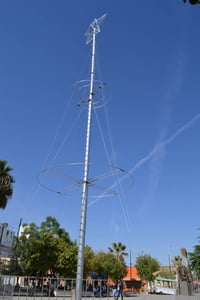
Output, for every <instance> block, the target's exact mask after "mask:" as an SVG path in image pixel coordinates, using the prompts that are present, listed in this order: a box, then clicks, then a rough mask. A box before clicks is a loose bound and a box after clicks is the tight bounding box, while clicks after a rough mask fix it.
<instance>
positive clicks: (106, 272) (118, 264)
mask: <svg viewBox="0 0 200 300" xmlns="http://www.w3.org/2000/svg"><path fill="white" fill-rule="evenodd" d="M91 266H92V270H93V271H94V272H95V273H96V274H98V277H100V278H104V279H107V278H108V277H109V278H111V279H112V280H113V281H114V282H116V281H117V280H119V279H123V278H124V277H125V275H126V273H127V268H126V265H125V263H124V262H123V261H120V260H119V259H118V258H117V257H116V256H115V255H114V254H113V253H106V252H103V251H99V252H98V253H96V255H95V256H94V257H93V259H92V263H91Z"/></svg>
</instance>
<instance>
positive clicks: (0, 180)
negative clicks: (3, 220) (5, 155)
mask: <svg viewBox="0 0 200 300" xmlns="http://www.w3.org/2000/svg"><path fill="white" fill-rule="evenodd" d="M7 164H8V161H7V160H0V208H1V209H5V208H6V206H7V204H8V200H9V198H10V197H12V194H13V186H12V184H13V183H14V182H15V180H14V178H13V176H12V175H10V172H11V171H12V170H13V168H12V167H10V166H8V165H7Z"/></svg>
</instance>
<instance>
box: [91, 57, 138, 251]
mask: <svg viewBox="0 0 200 300" xmlns="http://www.w3.org/2000/svg"><path fill="white" fill-rule="evenodd" d="M97 58H98V54H97V51H96V64H98V59H97ZM97 69H98V71H99V74H100V76H99V78H100V79H101V68H100V65H99V64H98V68H97ZM104 112H105V118H106V125H107V129H108V130H107V133H108V138H109V141H110V146H111V154H112V155H111V156H112V159H113V164H114V165H116V158H115V154H114V153H115V151H114V146H113V141H112V135H111V128H110V123H109V116H108V111H107V109H106V107H105V106H104ZM95 117H96V120H97V124H98V129H99V132H100V136H101V139H102V142H103V146H104V149H105V153H106V157H107V160H108V164H111V162H110V156H109V154H108V148H107V146H106V143H105V139H104V137H103V131H102V129H101V126H100V121H99V119H98V115H97V112H96V110H95ZM116 179H117V185H116V187H117V189H119V190H120V192H119V193H118V197H119V201H120V206H121V209H122V212H123V217H124V222H125V225H126V228H127V232H128V235H129V239H130V245H131V248H132V249H134V247H133V245H134V242H133V241H134V234H133V231H132V229H131V226H130V218H129V214H128V211H127V207H126V205H125V202H124V199H123V197H122V187H121V184H120V183H121V182H120V180H119V178H118V177H117V176H116ZM96 201H98V198H96ZM94 203H95V200H94V201H93V202H92V203H90V205H92V204H94Z"/></svg>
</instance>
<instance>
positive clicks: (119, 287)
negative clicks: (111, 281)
mask: <svg viewBox="0 0 200 300" xmlns="http://www.w3.org/2000/svg"><path fill="white" fill-rule="evenodd" d="M113 296H114V300H118V299H119V297H121V300H123V281H122V280H118V282H117V283H116V285H115V286H114V287H113Z"/></svg>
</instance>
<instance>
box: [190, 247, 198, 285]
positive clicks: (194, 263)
mask: <svg viewBox="0 0 200 300" xmlns="http://www.w3.org/2000/svg"><path fill="white" fill-rule="evenodd" d="M188 255H189V259H190V263H191V269H192V271H193V272H194V278H195V279H197V280H200V245H196V246H194V252H189V253H188Z"/></svg>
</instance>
